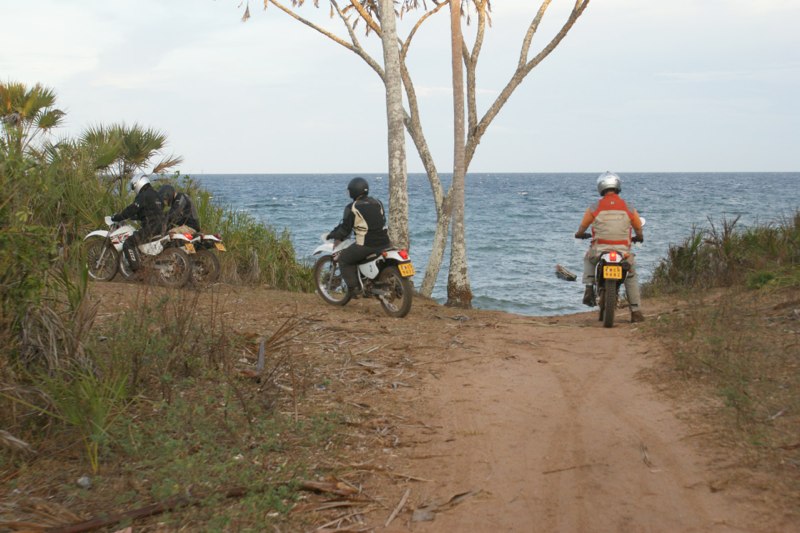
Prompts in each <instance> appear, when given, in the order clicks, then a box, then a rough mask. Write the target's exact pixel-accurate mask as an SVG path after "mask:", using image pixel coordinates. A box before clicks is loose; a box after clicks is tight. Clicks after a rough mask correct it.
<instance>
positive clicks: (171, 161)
mask: <svg viewBox="0 0 800 533" xmlns="http://www.w3.org/2000/svg"><path fill="white" fill-rule="evenodd" d="M81 142H82V143H83V144H84V145H85V146H87V147H88V148H89V149H90V150H91V151H92V153H93V154H94V157H95V168H96V169H97V170H99V171H101V172H103V173H105V175H106V176H107V177H109V178H110V179H111V182H112V183H118V184H119V191H120V195H122V194H124V192H125V182H126V181H127V180H128V179H130V178H131V177H132V176H133V175H134V173H136V172H147V173H148V174H149V173H161V172H164V171H166V170H169V169H170V168H172V167H174V166H176V165H179V164H180V163H181V162H182V161H183V158H181V157H177V156H163V157H162V158H161V160H160V161H159V162H158V163H156V164H155V165H154V166H153V167H152V168H149V167H150V165H151V163H152V162H153V160H154V159H155V158H156V157H158V156H159V153H160V152H161V151H163V150H164V148H165V147H166V145H167V136H166V134H165V133H162V132H160V131H157V130H154V129H152V128H144V127H142V126H140V125H138V124H134V125H133V126H127V125H125V124H114V125H111V126H94V127H90V128H88V129H87V130H86V131H84V132H83V134H82V135H81Z"/></svg>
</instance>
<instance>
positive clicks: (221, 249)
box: [214, 242, 225, 252]
mask: <svg viewBox="0 0 800 533" xmlns="http://www.w3.org/2000/svg"><path fill="white" fill-rule="evenodd" d="M214 246H216V247H217V250H219V251H220V252H224V251H225V245H224V244H222V243H221V242H215V243H214Z"/></svg>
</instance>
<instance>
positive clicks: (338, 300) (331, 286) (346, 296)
mask: <svg viewBox="0 0 800 533" xmlns="http://www.w3.org/2000/svg"><path fill="white" fill-rule="evenodd" d="M314 285H315V286H316V288H317V294H319V296H320V298H322V299H323V300H325V301H326V302H327V303H329V304H331V305H345V304H346V303H347V302H349V301H350V293H348V292H347V285H346V284H345V282H344V280H343V279H342V272H341V270H340V269H339V263H337V262H335V261H334V260H333V257H331V256H330V255H326V256H324V257H320V258H319V259H317V262H316V263H314Z"/></svg>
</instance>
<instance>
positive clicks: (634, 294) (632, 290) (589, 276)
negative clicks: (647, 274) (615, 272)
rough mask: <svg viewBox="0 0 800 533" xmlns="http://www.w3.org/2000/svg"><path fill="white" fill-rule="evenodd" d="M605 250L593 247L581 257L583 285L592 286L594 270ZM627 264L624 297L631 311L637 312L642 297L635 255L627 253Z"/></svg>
mask: <svg viewBox="0 0 800 533" xmlns="http://www.w3.org/2000/svg"><path fill="white" fill-rule="evenodd" d="M605 251H607V250H605V249H603V250H597V249H596V248H595V247H594V246H592V247H591V248H589V249H588V250H587V251H586V255H585V256H583V284H584V285H593V284H594V270H595V266H597V262H598V261H599V260H600V254H601V253H603V252H605ZM628 253H629V254H630V257H628V263H630V265H631V268H630V270H629V271H628V277H626V278H625V295H626V296H627V298H628V303H629V304H630V306H631V311H638V310H639V308H640V306H641V304H642V297H641V294H640V292H639V276H637V275H636V255H635V254H633V253H632V252H628Z"/></svg>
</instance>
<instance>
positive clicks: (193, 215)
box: [167, 192, 200, 231]
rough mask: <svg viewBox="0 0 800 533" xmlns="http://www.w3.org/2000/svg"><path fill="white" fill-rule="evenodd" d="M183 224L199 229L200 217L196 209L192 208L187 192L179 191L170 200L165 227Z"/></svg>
mask: <svg viewBox="0 0 800 533" xmlns="http://www.w3.org/2000/svg"><path fill="white" fill-rule="evenodd" d="M183 225H186V226H189V227H190V228H192V229H193V230H195V231H200V217H199V216H197V209H195V208H194V204H193V203H192V199H191V198H189V195H188V194H186V193H183V192H179V193H177V194H176V195H175V198H174V199H173V200H172V205H171V206H170V208H169V212H168V213H167V228H174V227H176V226H183Z"/></svg>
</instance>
